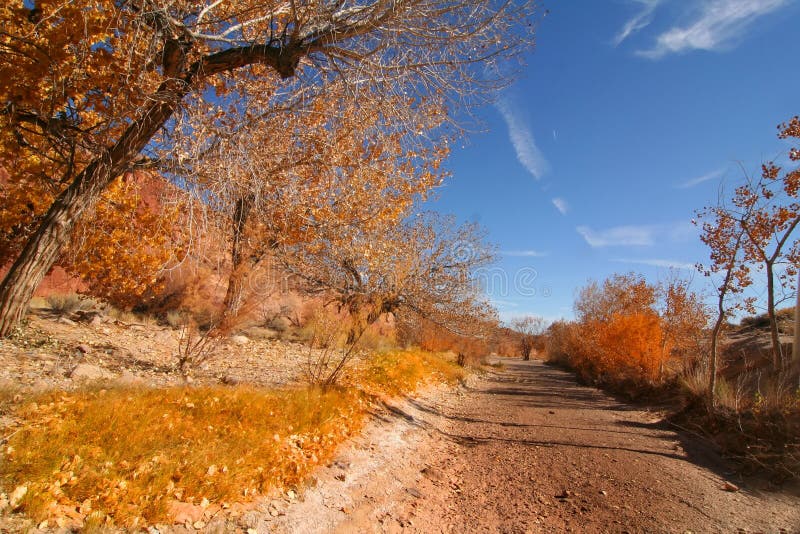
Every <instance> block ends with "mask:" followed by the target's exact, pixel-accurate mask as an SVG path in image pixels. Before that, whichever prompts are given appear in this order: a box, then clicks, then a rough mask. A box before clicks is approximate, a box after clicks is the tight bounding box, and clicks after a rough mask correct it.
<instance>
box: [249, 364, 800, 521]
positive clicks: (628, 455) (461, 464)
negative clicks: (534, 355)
mask: <svg viewBox="0 0 800 534" xmlns="http://www.w3.org/2000/svg"><path fill="white" fill-rule="evenodd" d="M504 365H505V369H504V370H502V371H496V372H492V373H490V374H489V375H487V376H485V377H482V378H480V379H478V380H476V381H474V382H473V383H472V384H471V385H470V386H469V387H467V388H466V389H462V393H461V394H459V395H446V396H445V395H441V394H440V395H432V396H431V395H429V396H427V397H425V396H423V397H422V399H421V400H411V399H409V400H407V401H406V402H403V403H401V404H397V405H396V406H394V407H393V408H392V409H391V410H390V415H389V416H384V420H383V421H379V422H378V423H377V425H373V427H372V428H370V429H368V432H367V433H366V434H365V435H364V436H363V437H362V438H360V440H359V441H358V442H357V443H356V445H354V446H353V447H351V448H350V450H349V451H344V452H343V454H342V457H341V458H340V459H339V461H337V462H336V463H335V464H334V465H332V466H331V467H329V468H328V469H327V470H326V472H325V473H322V474H321V475H320V479H319V484H318V485H317V487H316V488H314V489H312V490H309V491H308V492H306V495H305V499H304V502H299V503H295V504H292V505H290V506H288V508H287V509H286V510H285V515H284V512H283V511H282V512H281V515H280V516H279V517H277V518H275V520H270V521H269V522H268V523H262V524H261V525H259V526H260V527H261V528H259V530H261V529H262V528H263V529H264V530H268V531H275V530H278V531H285V532H320V531H334V532H424V533H428V532H630V533H633V532H680V533H684V532H687V531H691V532H776V533H777V532H791V533H794V532H800V497H798V495H797V493H796V492H795V493H794V494H792V493H791V492H788V493H787V492H786V491H784V492H783V493H775V492H768V491H764V490H761V489H759V488H758V487H755V486H756V485H754V484H752V483H751V484H746V483H743V481H741V480H739V479H738V478H737V477H736V476H735V475H734V474H733V473H731V472H729V471H728V468H727V467H726V466H725V465H724V463H722V462H721V461H720V460H719V459H718V458H717V457H716V456H715V455H714V454H713V453H712V452H710V451H709V450H708V449H707V448H706V447H705V446H704V445H703V444H702V443H699V442H697V441H696V440H693V439H691V438H690V437H687V436H684V435H679V434H676V433H675V432H673V431H672V430H671V429H669V428H668V427H667V426H665V425H664V424H663V423H661V422H660V420H659V417H658V414H655V413H651V412H647V411H642V409H641V408H636V407H632V406H629V405H626V404H621V403H619V402H618V401H616V400H614V399H613V398H611V397H609V396H607V395H605V394H603V393H602V392H600V391H598V390H596V389H593V388H588V387H583V386H580V385H578V384H577V383H576V382H575V380H574V378H573V377H572V376H571V375H570V374H568V373H566V372H564V371H561V370H558V369H555V368H553V367H549V366H547V365H545V364H542V363H540V362H520V361H518V360H506V361H504ZM726 482H731V483H734V484H736V485H737V486H741V489H740V490H739V491H734V492H731V491H726V490H725V489H724V486H725V483H726Z"/></svg>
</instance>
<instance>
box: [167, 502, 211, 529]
mask: <svg viewBox="0 0 800 534" xmlns="http://www.w3.org/2000/svg"><path fill="white" fill-rule="evenodd" d="M169 515H170V516H171V517H172V520H173V521H174V522H175V523H176V524H185V523H190V524H194V523H196V522H197V521H200V520H201V519H202V518H203V508H202V507H201V506H197V505H194V504H191V503H188V502H181V501H173V502H171V503H170V505H169Z"/></svg>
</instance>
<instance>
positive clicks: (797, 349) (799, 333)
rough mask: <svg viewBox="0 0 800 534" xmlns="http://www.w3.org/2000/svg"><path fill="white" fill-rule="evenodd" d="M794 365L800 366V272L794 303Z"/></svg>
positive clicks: (799, 273)
mask: <svg viewBox="0 0 800 534" xmlns="http://www.w3.org/2000/svg"><path fill="white" fill-rule="evenodd" d="M792 363H793V364H794V365H795V366H800V270H799V271H798V273H797V288H796V289H795V303H794V341H793V342H792Z"/></svg>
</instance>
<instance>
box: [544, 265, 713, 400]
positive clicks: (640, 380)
mask: <svg viewBox="0 0 800 534" xmlns="http://www.w3.org/2000/svg"><path fill="white" fill-rule="evenodd" d="M575 312H576V316H577V320H576V321H573V322H563V321H561V322H556V323H554V324H553V325H551V326H550V328H549V329H548V331H547V336H546V337H547V340H546V352H547V359H548V360H549V361H551V362H556V363H560V364H565V365H568V366H569V367H571V368H573V369H574V370H575V371H576V372H577V373H578V375H579V376H580V377H581V378H582V379H583V380H584V381H586V382H588V383H599V384H608V385H614V384H617V385H619V386H621V387H624V389H625V390H626V392H628V391H629V390H630V391H631V392H632V391H633V390H635V389H636V384H638V385H639V387H640V388H641V389H642V390H646V389H652V388H655V387H660V386H661V385H662V384H665V383H667V382H670V381H671V380H672V379H673V377H674V376H675V375H676V374H677V373H678V372H680V371H681V370H682V369H683V368H684V367H687V368H692V367H693V365H686V364H685V362H689V361H690V360H691V362H696V360H697V358H698V357H699V351H701V350H704V349H703V343H702V340H703V338H704V332H705V328H706V324H707V322H708V314H707V312H706V310H705V306H704V304H703V302H702V299H701V298H700V297H699V296H698V295H696V294H694V293H692V292H691V291H690V290H689V288H688V282H685V281H681V280H671V281H669V282H667V283H665V284H662V285H660V286H655V285H651V284H648V283H647V282H646V281H645V280H644V279H643V278H642V277H640V276H638V275H634V274H628V275H614V276H612V277H610V278H608V279H607V280H605V281H603V283H602V284H600V283H597V282H590V283H589V284H588V285H587V286H586V287H584V288H583V289H582V290H581V291H580V292H579V294H578V298H577V300H576V303H575ZM671 362H677V365H670V364H671Z"/></svg>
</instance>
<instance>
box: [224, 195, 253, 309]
mask: <svg viewBox="0 0 800 534" xmlns="http://www.w3.org/2000/svg"><path fill="white" fill-rule="evenodd" d="M252 207H253V197H252V196H251V195H247V196H244V197H241V198H239V199H237V200H236V205H235V206H234V210H233V221H232V222H233V242H232V244H231V274H230V276H229V277H228V289H227V290H226V291H225V300H224V301H223V306H224V308H225V309H224V311H223V316H224V317H235V316H236V315H237V314H238V313H239V311H240V310H241V308H242V304H243V297H244V282H245V279H246V278H247V276H246V275H247V273H246V270H247V269H246V266H245V262H244V254H242V239H243V237H244V236H243V234H244V229H245V226H246V225H247V220H248V218H249V217H250V210H251V208H252Z"/></svg>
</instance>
